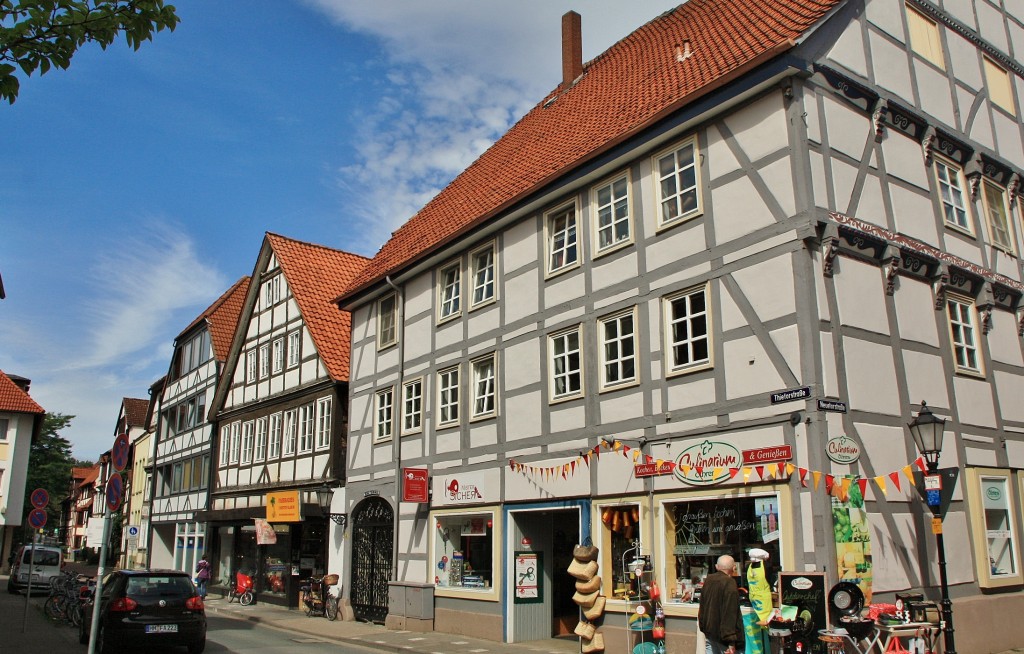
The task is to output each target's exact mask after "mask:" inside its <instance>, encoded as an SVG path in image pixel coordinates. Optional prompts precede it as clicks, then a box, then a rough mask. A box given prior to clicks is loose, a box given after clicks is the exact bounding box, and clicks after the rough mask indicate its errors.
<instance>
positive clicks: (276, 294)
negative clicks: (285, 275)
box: [263, 275, 281, 309]
mask: <svg viewBox="0 0 1024 654" xmlns="http://www.w3.org/2000/svg"><path fill="white" fill-rule="evenodd" d="M280 301H281V275H274V276H273V277H271V278H270V279H268V280H267V281H266V282H264V283H263V304H264V308H265V309H268V308H270V307H272V306H273V305H275V304H277V303H278V302H280Z"/></svg>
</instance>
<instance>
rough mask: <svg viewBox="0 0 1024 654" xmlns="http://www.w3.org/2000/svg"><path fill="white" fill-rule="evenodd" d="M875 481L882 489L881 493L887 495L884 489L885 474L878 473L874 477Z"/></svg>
mask: <svg viewBox="0 0 1024 654" xmlns="http://www.w3.org/2000/svg"><path fill="white" fill-rule="evenodd" d="M875 483H876V484H877V485H878V487H879V488H880V489H881V490H882V495H884V496H886V497H888V496H889V493H888V491H886V490H885V475H878V476H877V477H875Z"/></svg>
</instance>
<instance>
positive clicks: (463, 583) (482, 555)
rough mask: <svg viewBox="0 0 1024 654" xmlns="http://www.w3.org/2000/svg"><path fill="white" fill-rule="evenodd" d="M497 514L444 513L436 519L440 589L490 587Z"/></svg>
mask: <svg viewBox="0 0 1024 654" xmlns="http://www.w3.org/2000/svg"><path fill="white" fill-rule="evenodd" d="M493 520H494V514H493V513H490V512H485V513H459V514H441V515H437V516H435V519H434V542H433V551H434V566H433V570H434V584H435V585H437V586H438V587H439V588H461V589H467V590H476V589H480V590H483V589H488V590H489V589H490V588H491V586H492V582H493V576H492V575H493V571H494V567H495V561H494V533H493Z"/></svg>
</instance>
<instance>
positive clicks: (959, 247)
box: [945, 199, 988, 268]
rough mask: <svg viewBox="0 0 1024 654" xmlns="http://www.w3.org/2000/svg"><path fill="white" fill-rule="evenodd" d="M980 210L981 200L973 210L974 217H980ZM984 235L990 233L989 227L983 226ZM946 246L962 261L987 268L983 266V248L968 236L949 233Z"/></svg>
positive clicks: (946, 248)
mask: <svg viewBox="0 0 1024 654" xmlns="http://www.w3.org/2000/svg"><path fill="white" fill-rule="evenodd" d="M980 210H981V204H980V199H979V204H977V205H975V209H974V210H972V212H973V213H974V215H976V216H980V215H981V212H980ZM981 222H982V223H984V220H982V221H981ZM982 233H983V234H987V233H988V225H983V226H982ZM945 245H946V247H945V250H946V251H947V252H949V253H950V254H952V255H954V256H957V257H960V258H961V259H966V260H967V261H970V262H971V263H975V264H977V265H979V266H981V267H982V268H985V267H987V266H984V265H982V257H981V247H980V246H979V245H978V241H976V240H974V239H972V238H970V237H968V236H960V235H958V234H956V233H953V232H947V234H946V238H945Z"/></svg>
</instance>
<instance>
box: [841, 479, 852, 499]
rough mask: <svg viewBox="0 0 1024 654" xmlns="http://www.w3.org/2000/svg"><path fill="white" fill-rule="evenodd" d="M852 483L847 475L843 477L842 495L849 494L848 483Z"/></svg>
mask: <svg viewBox="0 0 1024 654" xmlns="http://www.w3.org/2000/svg"><path fill="white" fill-rule="evenodd" d="M852 483H853V480H852V479H850V478H849V477H843V497H846V496H847V494H849V492H850V484H852Z"/></svg>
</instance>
